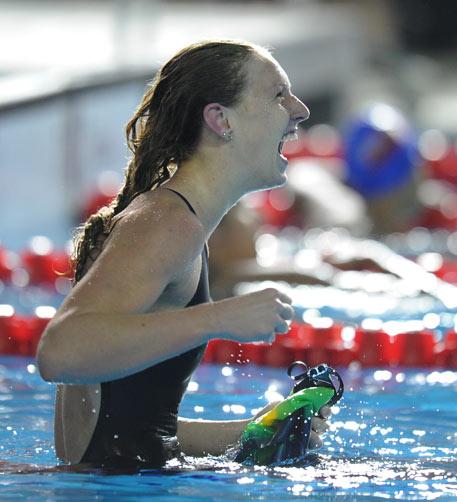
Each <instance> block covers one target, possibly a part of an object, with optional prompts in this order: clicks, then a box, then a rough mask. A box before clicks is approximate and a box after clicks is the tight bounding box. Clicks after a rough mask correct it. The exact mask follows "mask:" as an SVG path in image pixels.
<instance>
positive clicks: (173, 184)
mask: <svg viewBox="0 0 457 502" xmlns="http://www.w3.org/2000/svg"><path fill="white" fill-rule="evenodd" d="M218 157H219V156H218ZM229 164H230V163H229V162H228V161H227V159H224V158H223V157H222V158H221V157H219V158H216V156H214V155H211V154H210V152H199V153H197V154H196V155H194V156H193V157H192V158H191V159H189V160H187V161H184V162H182V163H181V164H180V165H179V167H178V169H177V171H176V172H175V174H174V175H173V177H172V178H171V179H170V180H169V181H168V182H167V183H166V185H165V186H168V187H169V188H173V189H174V190H177V191H178V192H180V193H181V194H182V195H184V197H186V198H187V199H188V200H189V202H190V204H191V205H192V207H193V208H194V210H195V212H196V213H197V216H198V218H199V220H200V221H201V223H202V225H203V227H204V228H205V231H206V235H207V239H208V238H209V237H210V236H211V234H212V233H213V231H214V229H215V228H216V227H217V226H218V224H219V222H220V221H221V219H222V218H223V217H224V215H225V214H226V213H227V212H228V211H229V210H230V209H231V208H232V207H233V206H234V205H235V204H236V203H237V202H238V201H239V200H240V199H241V197H243V195H245V193H246V191H243V189H242V186H241V183H240V180H237V176H234V175H233V174H234V171H235V170H234V169H233V167H234V166H230V165H229Z"/></svg>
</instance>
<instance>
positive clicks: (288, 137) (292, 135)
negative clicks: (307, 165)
mask: <svg viewBox="0 0 457 502" xmlns="http://www.w3.org/2000/svg"><path fill="white" fill-rule="evenodd" d="M296 139H298V135H297V131H289V132H286V134H284V136H283V137H282V138H281V141H280V142H279V145H278V153H279V156H280V157H281V158H282V159H283V160H286V161H287V157H286V156H285V155H284V154H283V152H282V150H283V147H284V143H286V142H287V141H295V140H296Z"/></svg>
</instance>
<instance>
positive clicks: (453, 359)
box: [204, 323, 457, 369]
mask: <svg viewBox="0 0 457 502" xmlns="http://www.w3.org/2000/svg"><path fill="white" fill-rule="evenodd" d="M348 330H350V331H351V332H352V333H349V332H348ZM348 333H349V336H348ZM297 359H298V360H302V361H305V362H306V363H307V364H309V365H314V364H318V363H320V362H327V363H328V364H330V365H333V366H347V365H349V364H351V363H358V364H360V365H361V366H363V367H392V366H406V367H444V368H456V369H457V333H456V332H455V331H449V332H448V333H447V334H446V336H445V337H444V339H443V342H441V343H440V344H437V343H436V341H435V336H434V334H433V332H431V331H428V330H423V331H418V332H407V333H399V334H396V335H390V334H388V333H386V332H385V331H382V330H368V329H363V328H353V327H347V326H346V327H344V326H342V325H340V324H337V323H334V324H332V325H331V326H328V327H325V328H323V327H316V326H312V325H310V324H299V323H293V324H292V326H291V329H290V331H289V333H288V334H287V335H279V336H277V337H276V340H275V341H274V343H272V344H271V345H269V344H265V343H262V344H241V343H237V342H233V341H229V340H213V341H211V342H210V344H209V346H208V349H207V351H206V353H205V357H204V361H205V362H210V363H219V364H226V363H228V364H246V363H254V364H258V365H266V366H273V367H284V366H287V365H288V364H290V363H291V362H292V361H294V360H297Z"/></svg>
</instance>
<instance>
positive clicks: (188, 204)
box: [161, 187, 197, 216]
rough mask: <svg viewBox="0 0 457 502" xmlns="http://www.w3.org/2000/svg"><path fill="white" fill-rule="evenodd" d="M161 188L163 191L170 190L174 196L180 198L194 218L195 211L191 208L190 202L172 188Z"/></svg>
mask: <svg viewBox="0 0 457 502" xmlns="http://www.w3.org/2000/svg"><path fill="white" fill-rule="evenodd" d="M161 188H165V190H171V191H172V192H174V193H175V194H176V195H179V197H181V199H182V200H183V201H184V202H185V203H186V204H187V207H188V208H189V209H190V210H191V211H192V212H193V213H194V214H195V216H197V213H196V212H195V209H194V208H193V207H192V206H191V204H190V202H189V201H188V200H187V199H186V198H185V197H184V195H182V194H180V193H179V192H177V191H176V190H173V188H168V187H161Z"/></svg>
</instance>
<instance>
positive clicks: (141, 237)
mask: <svg viewBox="0 0 457 502" xmlns="http://www.w3.org/2000/svg"><path fill="white" fill-rule="evenodd" d="M116 223H117V224H116V226H115V228H114V229H113V232H112V236H111V239H110V241H111V243H112V244H113V245H114V244H116V245H117V244H119V241H123V242H125V243H126V244H127V243H128V244H130V245H132V244H133V245H134V246H135V248H136V247H137V246H142V247H143V246H144V247H145V248H144V249H145V252H146V253H147V252H148V250H149V252H150V253H154V255H155V256H157V254H156V253H163V254H166V255H167V256H169V255H170V254H171V255H173V254H175V253H176V254H178V255H180V256H181V257H182V258H184V257H186V258H188V259H192V257H194V258H195V257H197V256H198V255H199V254H200V253H201V251H202V249H203V246H204V243H205V232H204V228H203V225H202V224H201V222H200V220H199V219H198V218H197V217H196V216H195V214H194V213H192V212H191V211H190V210H189V208H188V207H187V206H186V205H185V203H184V201H182V200H181V199H179V198H178V196H177V195H175V194H173V193H172V192H170V191H168V190H154V191H152V192H147V193H145V194H142V195H141V196H140V197H138V199H137V200H136V201H135V204H133V205H132V208H131V209H130V210H129V211H128V212H126V213H125V214H124V215H122V218H120V219H119V221H118V222H116ZM107 244H108V245H109V244H110V243H107ZM159 250H160V251H159Z"/></svg>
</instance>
